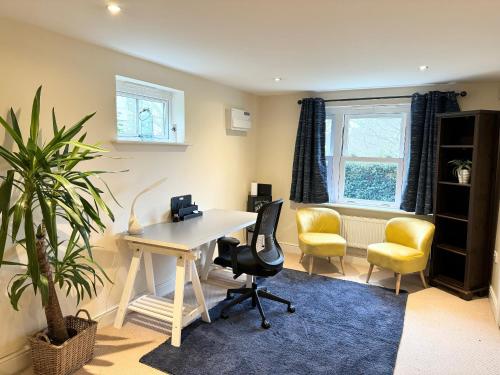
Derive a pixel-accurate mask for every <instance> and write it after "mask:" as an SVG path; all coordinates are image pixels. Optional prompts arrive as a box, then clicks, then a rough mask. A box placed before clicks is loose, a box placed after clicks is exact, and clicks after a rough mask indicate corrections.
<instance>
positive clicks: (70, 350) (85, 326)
mask: <svg viewBox="0 0 500 375" xmlns="http://www.w3.org/2000/svg"><path fill="white" fill-rule="evenodd" d="M80 312H84V313H85V314H86V315H87V319H82V318H79V317H78V314H80ZM64 320H65V322H66V327H67V328H72V329H74V330H75V331H76V332H77V334H76V335H75V336H73V337H71V338H70V339H69V340H67V341H65V342H64V343H63V344H62V345H60V346H57V345H53V344H51V343H50V341H49V338H48V337H47V335H46V334H45V332H44V331H41V332H38V333H37V334H35V335H34V336H31V337H30V338H29V341H30V346H31V358H32V360H33V370H34V373H35V374H37V375H66V374H70V373H72V372H74V371H76V370H78V369H79V368H81V367H82V366H83V365H84V364H85V363H87V362H88V361H90V360H91V359H92V357H93V355H94V344H95V335H96V330H97V322H95V321H93V320H91V319H90V315H89V313H88V311H87V310H78V312H77V313H76V315H75V316H67V317H65V318H64Z"/></svg>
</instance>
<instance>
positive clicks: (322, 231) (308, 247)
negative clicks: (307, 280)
mask: <svg viewBox="0 0 500 375" xmlns="http://www.w3.org/2000/svg"><path fill="white" fill-rule="evenodd" d="M340 224H341V218H340V214H339V213H338V212H337V211H335V210H332V209H330V208H325V207H309V208H301V209H299V210H297V230H298V232H299V247H300V250H301V251H302V256H301V257H300V261H301V262H302V259H303V258H304V255H308V256H309V275H310V274H312V269H313V261H314V257H315V256H316V257H327V258H328V261H330V257H332V256H338V257H340V267H341V268H342V273H343V274H344V275H345V272H344V258H343V257H344V255H345V253H346V247H347V243H346V240H345V239H344V238H342V237H341V236H340V235H339V234H340Z"/></svg>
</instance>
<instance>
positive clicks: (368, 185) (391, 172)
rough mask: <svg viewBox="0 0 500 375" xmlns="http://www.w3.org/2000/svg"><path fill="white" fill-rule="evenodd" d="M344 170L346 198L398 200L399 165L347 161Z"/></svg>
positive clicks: (383, 200) (382, 200)
mask: <svg viewBox="0 0 500 375" xmlns="http://www.w3.org/2000/svg"><path fill="white" fill-rule="evenodd" d="M344 169H345V173H344V198H347V199H355V200H370V201H381V202H394V201H395V200H396V182H397V171H398V164H397V163H383V162H364V161H346V162H345V163H344Z"/></svg>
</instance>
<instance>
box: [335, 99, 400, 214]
mask: <svg viewBox="0 0 500 375" xmlns="http://www.w3.org/2000/svg"><path fill="white" fill-rule="evenodd" d="M408 119H409V105H393V106H387V105H378V106H352V107H329V108H328V109H327V119H326V156H327V166H328V180H329V194H330V200H331V201H333V202H338V203H350V204H358V205H364V206H370V205H371V206H385V207H393V208H397V207H399V204H400V201H401V193H402V185H403V173H404V168H405V156H406V149H407V148H408V147H407V145H406V143H407V142H406V134H407V133H408V131H407V127H408V122H409V120H408Z"/></svg>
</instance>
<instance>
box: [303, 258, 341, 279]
mask: <svg viewBox="0 0 500 375" xmlns="http://www.w3.org/2000/svg"><path fill="white" fill-rule="evenodd" d="M304 256H305V254H304V253H302V255H301V256H300V260H299V262H300V263H302V260H303V259H304ZM308 258H309V270H308V272H309V275H312V272H313V264H314V255H312V254H308ZM331 258H332V257H331V256H329V257H327V259H328V263H332V259H331ZM339 258H340V269H341V273H342V275H344V276H345V269H344V257H343V256H342V255H340V256H339Z"/></svg>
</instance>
